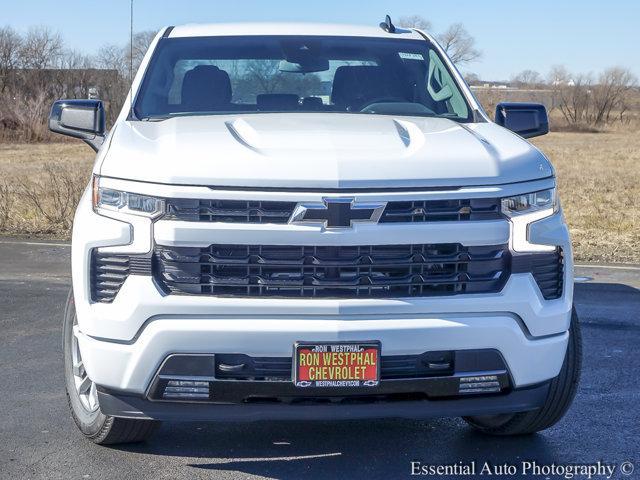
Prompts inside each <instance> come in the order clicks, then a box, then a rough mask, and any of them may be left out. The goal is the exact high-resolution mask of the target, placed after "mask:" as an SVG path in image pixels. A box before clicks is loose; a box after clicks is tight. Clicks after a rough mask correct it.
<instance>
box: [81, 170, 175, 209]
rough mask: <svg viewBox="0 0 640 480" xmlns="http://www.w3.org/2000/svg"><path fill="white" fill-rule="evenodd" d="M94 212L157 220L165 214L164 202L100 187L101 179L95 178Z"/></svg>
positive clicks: (154, 198) (146, 196)
mask: <svg viewBox="0 0 640 480" xmlns="http://www.w3.org/2000/svg"><path fill="white" fill-rule="evenodd" d="M93 210H94V211H95V212H96V213H100V210H109V211H112V212H121V213H128V214H130V215H140V216H143V217H149V218H155V217H157V216H159V215H162V214H163V213H164V200H162V199H160V198H156V197H150V196H148V195H140V194H138V193H129V192H123V191H121V190H114V189H112V188H103V187H101V186H100V177H98V176H94V177H93Z"/></svg>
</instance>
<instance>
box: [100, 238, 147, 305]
mask: <svg viewBox="0 0 640 480" xmlns="http://www.w3.org/2000/svg"><path fill="white" fill-rule="evenodd" d="M129 274H132V275H150V274H151V257H149V256H138V255H132V256H129V255H114V254H109V253H100V252H98V251H97V250H93V251H92V252H91V300H92V301H94V302H101V303H111V302H113V300H114V298H116V295H117V294H118V292H119V291H120V288H121V287H122V285H123V284H124V281H125V280H126V279H127V277H128V276H129Z"/></svg>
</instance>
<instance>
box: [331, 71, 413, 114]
mask: <svg viewBox="0 0 640 480" xmlns="http://www.w3.org/2000/svg"><path fill="white" fill-rule="evenodd" d="M377 98H407V84H406V82H404V81H403V80H402V78H401V77H400V76H399V75H397V74H395V73H394V72H393V70H389V69H385V68H382V67H379V66H377V65H357V66H347V65H345V66H342V67H338V68H337V69H336V73H335V76H334V78H333V88H332V91H331V101H332V102H333V104H334V105H338V106H341V107H345V108H347V107H348V108H351V109H356V110H359V109H360V108H361V107H362V106H364V105H365V104H366V103H368V102H370V101H371V100H375V99H377Z"/></svg>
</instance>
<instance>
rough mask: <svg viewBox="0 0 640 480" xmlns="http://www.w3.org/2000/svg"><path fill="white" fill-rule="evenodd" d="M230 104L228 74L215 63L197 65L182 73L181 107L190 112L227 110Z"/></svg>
mask: <svg viewBox="0 0 640 480" xmlns="http://www.w3.org/2000/svg"><path fill="white" fill-rule="evenodd" d="M230 106H231V80H230V79H229V74H228V73H227V72H225V71H224V70H220V69H219V68H218V67H216V66H215V65H198V66H197V67H195V68H194V69H192V70H189V71H188V72H187V73H185V75H184V79H183V81H182V108H184V109H185V110H186V111H190V112H203V111H216V110H227V109H228V108H229V107H230Z"/></svg>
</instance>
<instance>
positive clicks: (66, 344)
mask: <svg viewBox="0 0 640 480" xmlns="http://www.w3.org/2000/svg"><path fill="white" fill-rule="evenodd" d="M77 324H78V319H77V316H76V308H75V302H74V299H73V290H70V291H69V296H68V298H67V305H66V308H65V311H64V321H63V325H62V351H63V354H64V379H65V386H66V392H67V401H68V403H69V409H70V410H71V416H72V417H73V421H74V422H75V423H76V425H77V426H78V429H79V430H80V431H81V432H82V434H83V435H84V436H85V437H87V438H88V439H90V440H91V441H92V442H94V443H97V444H100V445H113V444H117V443H134V442H141V441H144V440H146V439H147V438H149V437H150V436H151V435H152V434H153V432H154V431H155V430H156V428H157V427H158V426H159V423H160V422H156V421H152V420H133V419H126V418H116V417H111V416H108V415H105V414H103V413H102V412H101V411H100V405H99V404H98V394H97V391H96V385H95V383H93V382H92V381H91V379H90V378H89V377H88V375H87V373H86V371H85V369H84V364H83V362H82V355H81V354H80V349H79V346H78V339H77V336H76V332H75V331H74V330H75V329H74V327H75V326H76V325H77Z"/></svg>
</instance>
